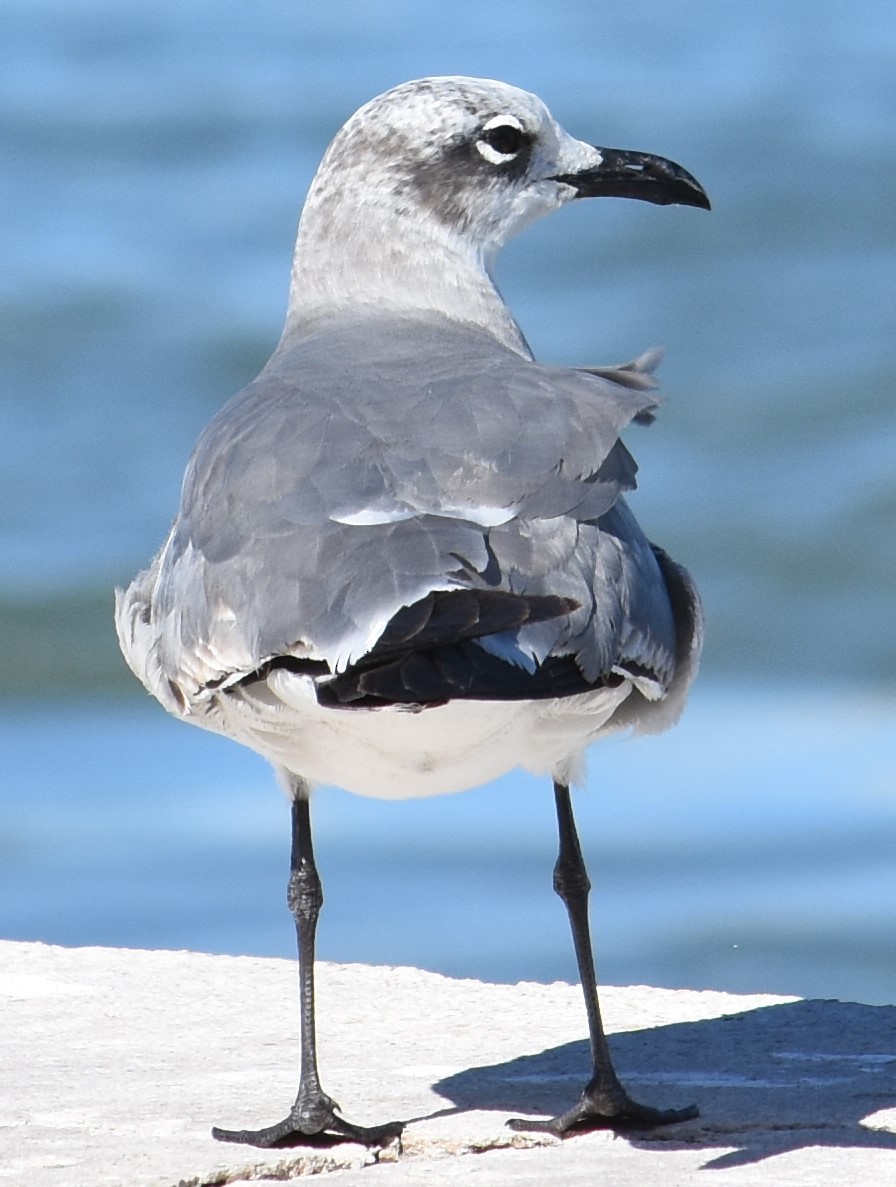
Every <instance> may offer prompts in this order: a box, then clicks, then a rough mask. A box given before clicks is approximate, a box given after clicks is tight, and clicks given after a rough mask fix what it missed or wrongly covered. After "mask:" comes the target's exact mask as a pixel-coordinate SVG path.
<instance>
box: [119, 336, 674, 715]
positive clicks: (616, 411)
mask: <svg viewBox="0 0 896 1187" xmlns="http://www.w3.org/2000/svg"><path fill="white" fill-rule="evenodd" d="M654 362H655V360H654V359H653V358H652V357H650V358H647V357H645V359H644V360H643V361H640V362H636V363H634V364H630V365H629V366H628V367H627V368H620V369H608V368H604V369H591V370H576V369H569V368H557V367H545V366H541V365H539V364H536V363H534V362H533V361H531V360H529V359H525V358H523V357H521V356H519V355H517V354H516V353H514V352H513V351H510V350H508V349H506V348H504V347H502V346H500V345H499V344H497V343H495V342H494V341H493V340H492V339H491V338H489V337H488V336H486V335H484V334H481V333H479V332H478V331H475V330H470V329H467V328H464V327H457V326H449V325H447V324H446V323H441V324H439V325H435V324H423V323H420V324H415V325H411V326H408V325H407V324H406V323H400V324H398V323H389V322H384V321H378V322H373V321H371V322H368V323H361V324H354V325H347V326H344V327H335V328H333V327H331V328H329V329H328V330H327V331H326V333H324V332H321V333H318V334H313V335H309V336H306V337H302V338H297V339H294V340H289V339H287V340H285V341H284V343H283V344H281V347H280V348H278V351H277V352H276V353H275V355H274V357H273V358H272V359H271V361H270V363H269V364H268V366H267V367H266V368H265V369H264V371H263V372H262V373H261V375H260V376H259V377H258V379H257V380H256V381H255V382H254V383H253V384H251V385H250V386H249V387H248V388H246V389H245V390H244V391H243V392H242V393H240V394H239V395H238V396H236V397H235V398H234V399H233V400H232V401H231V402H230V403H229V404H228V405H227V406H226V407H225V408H224V409H223V410H222V412H221V413H220V414H219V415H218V416H217V417H216V418H215V419H214V420H213V421H212V422H211V424H210V425H209V426H208V428H207V430H206V431H205V433H204V434H203V436H202V437H201V439H200V441H199V443H198V445H197V447H196V450H195V452H194V455H193V457H192V459H191V462H190V465H189V467H188V471H187V475H186V479H185V482H184V490H183V497H182V504H181V509H180V513H179V516H178V519H177V520H176V522H175V525H174V527H173V529H172V533H171V536H170V537H169V540H168V542H167V544H166V546H165V548H164V549H163V551H162V553H161V554H160V556H159V557H158V558H157V561H156V563H155V565H154V567H153V569H152V570H150V571H148V573H147V574H145V575H142V580H141V578H138V580H137V582H135V585H134V586H133V587H132V591H133V592H131V591H129V595H125V600H124V603H123V606H122V608H120V610H119V631H120V634H122V636H123V645H124V643H125V637H130V638H132V639H136V637H137V635H138V634H139V635H140V640H141V641H140V643H139V645H138V644H137V643H135V642H133V641H132V642H131V644H130V648H131V651H132V652H133V651H134V650H135V648H137V649H139V648H142V649H143V650H144V651H151V654H152V664H151V666H152V668H153V672H154V683H155V684H157V685H159V684H162V685H164V689H163V691H164V692H165V693H166V695H167V696H168V697H169V699H170V696H171V695H172V694H173V695H174V696H175V698H176V700H177V701H178V702H185V703H190V702H191V701H193V700H194V699H196V698H197V697H199V698H201V697H202V696H203V694H204V693H207V692H208V690H210V689H216V688H220V687H222V686H224V685H226V684H228V683H232V682H234V681H236V680H239V679H242V678H244V677H245V676H246V675H247V674H249V673H251V672H253V671H255V670H257V669H258V668H259V667H261V666H262V665H264V664H265V663H268V662H270V661H271V660H272V659H274V658H275V657H292V658H293V659H296V660H305V661H308V662H311V663H319V664H325V665H327V668H328V669H329V670H330V671H331V672H339V671H343V670H345V669H346V668H350V667H352V665H355V664H357V663H358V662H359V661H361V660H362V659H363V657H365V656H367V655H369V654H370V653H371V651H372V650H373V649H374V648H375V646H376V644H377V641H378V640H380V639H381V638H382V637H383V634H384V632H385V631H386V629H387V627H388V625H389V623H390V622H392V621H393V620H394V619H395V617H396V615H397V614H398V613H399V612H400V611H402V608H406V607H410V606H414V605H415V604H417V603H420V602H421V601H422V600H423V599H426V598H427V597H428V596H430V595H433V594H435V593H444V592H448V591H460V590H465V591H479V593H480V594H481V595H484V594H486V593H488V592H498V593H503V594H508V595H514V598H515V599H517V600H519V599H528V600H529V604H528V606H527V607H526V609H525V613H523V614H522V616H520V614H519V613H517V612H516V611H511V609H510V604H511V602H512V601H513V600H514V599H504V601H502V602H500V605H499V604H498V602H499V601H500V599H499V600H497V601H496V600H495V599H492V600H491V602H489V603H488V607H487V608H485V609H482V610H481V611H480V610H477V611H476V614H478V615H480V617H481V623H482V629H481V631H480V632H479V636H478V638H477V645H478V646H479V648H480V649H481V650H482V651H484V652H485V653H486V654H489V655H491V656H493V657H494V658H495V659H497V660H499V661H501V662H502V663H503V664H504V665H505V666H506V665H508V664H510V665H513V666H514V667H515V668H516V669H517V670H520V671H527V672H529V673H530V674H531V673H533V672H534V671H535V670H536V669H537V668H538V666H539V665H543V664H544V662H545V661H546V660H547V658H548V657H550V656H555V657H557V656H560V657H562V656H567V657H571V658H572V659H573V660H574V662H575V665H576V668H577V669H578V671H580V672H581V673H582V676H583V677H584V679H585V680H586V681H595V680H598V679H599V678H601V677H602V676H605V675H606V674H608V673H610V672H613V671H614V670H616V671H618V670H625V671H626V673H634V674H635V675H636V677H637V676H638V674H639V673H640V674H641V676H642V677H643V679H644V680H645V681H647V682H649V681H654V682H655V683H656V684H657V686H658V688H661V690H662V691H664V690H665V686H666V685H668V684H669V682H670V681H671V679H672V675H673V671H674V667H675V648H676V628H675V623H674V621H673V611H672V607H671V603H670V598H669V594H668V590H667V586H666V581H665V579H664V576H663V573H662V571H661V567H660V564H659V563H658V561H657V559H656V556H655V554H654V552H653V550H652V549H651V547H650V545H649V544H648V542H647V540H646V539H645V538H644V536H643V534H642V533H641V531H640V529H639V528H638V525H637V523H636V522H635V520H634V518H633V516H632V515H631V512H630V511H629V510H628V508H627V506H626V504H625V502H624V499H623V498H622V497H621V496H622V494H623V492H625V491H627V490H630V489H632V488H633V487H634V485H635V472H636V466H635V463H634V461H633V459H632V458H631V456H630V454H629V453H628V451H627V450H626V448H625V446H624V445H623V444H622V442H621V441H620V439H619V432H620V431H621V429H622V428H623V427H624V426H625V425H626V424H628V423H629V422H630V421H631V420H632V419H635V418H637V419H645V418H647V417H649V416H650V415H651V413H652V410H653V409H654V408H655V407H656V405H657V403H658V401H657V399H656V397H655V395H653V394H652V392H651V390H650V389H651V388H652V387H653V386H654V384H653V381H652V380H651V378H650V375H649V371H650V370H651V369H652V366H653V364H654ZM128 597H130V602H128V601H127V599H128ZM546 598H547V599H551V598H552V599H554V602H553V603H548V602H539V601H538V599H546ZM557 599H561V600H562V601H558V600H557ZM478 604H479V605H480V606H481V607H485V602H484V601H483V598H482V597H479V599H478ZM549 606H553V609H552V611H550V612H549V610H548V607H549ZM449 619H450V616H449V618H448V619H445V621H448V620H449ZM429 629H430V630H431V629H432V627H430V628H429ZM465 629H467V630H468V631H470V632H472V634H471V635H470V637H473V635H475V630H474V628H471V627H469V626H468V627H467V628H465ZM125 649H126V651H127V647H126V648H125ZM626 665H627V666H626ZM132 666H134V660H133V658H132ZM142 666H143V672H142V673H141V672H138V674H140V675H141V678H145V672H146V667H147V661H146V659H145V657H144V659H143V661H142ZM135 670H137V669H136V667H135ZM153 691H156V693H157V695H159V692H158V690H157V689H156V688H154V689H153Z"/></svg>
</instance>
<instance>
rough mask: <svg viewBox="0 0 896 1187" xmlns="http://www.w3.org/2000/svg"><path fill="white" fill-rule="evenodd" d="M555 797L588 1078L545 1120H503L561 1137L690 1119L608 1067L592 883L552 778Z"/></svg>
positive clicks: (566, 802) (557, 873)
mask: <svg viewBox="0 0 896 1187" xmlns="http://www.w3.org/2000/svg"><path fill="white" fill-rule="evenodd" d="M554 798H555V800H556V803H557V823H558V826H559V831H560V851H559V854H558V856H557V864H556V865H555V866H554V890H556V892H557V894H559V895H560V897H561V898H562V899H563V902H564V903H565V904H566V911H567V914H568V915H569V926H570V928H571V929H572V940H573V944H574V945H575V950H576V961H577V963H578V966H579V978H580V980H581V982H582V992H583V993H584V995H585V1011H586V1013H587V1015H588V1035H589V1037H590V1040H591V1064H592V1071H591V1079H590V1080H589V1081H588V1083H587V1085H586V1086H585V1091H584V1092H583V1093H582V1097H581V1099H580V1100H579V1101H577V1102H576V1104H574V1105H573V1106H572V1108H571V1109H568V1110H567V1111H566V1112H565V1113H561V1114H560V1115H559V1116H558V1117H552V1118H550V1119H549V1120H547V1121H530V1120H528V1119H526V1118H524V1117H515V1118H514V1119H513V1120H511V1121H509V1122H508V1124H509V1125H510V1126H511V1128H513V1129H522V1130H538V1131H539V1132H545V1133H553V1134H556V1136H557V1137H565V1136H566V1135H567V1134H569V1133H572V1132H575V1131H583V1130H589V1129H620V1130H623V1129H649V1128H651V1127H653V1126H655V1125H668V1124H670V1123H671V1122H673V1121H690V1120H692V1119H693V1118H694V1117H696V1116H697V1115H698V1114H697V1108H696V1106H694V1105H690V1106H689V1107H688V1108H686V1109H654V1108H651V1107H650V1106H648V1105H639V1104H638V1103H637V1102H636V1101H633V1100H632V1098H631V1097H630V1096H629V1095H628V1093H627V1092H626V1091H625V1089H624V1088H623V1087H622V1085H621V1084H620V1082H619V1079H618V1077H617V1075H616V1072H615V1071H614V1070H613V1061H612V1059H611V1057H610V1049H609V1047H608V1046H607V1039H606V1035H605V1034H604V1027H603V1022H602V1021H601V1016H600V1004H599V1002H598V999H597V978H596V977H595V974H594V956H593V954H592V950H591V932H590V928H589V926H588V893H589V891H590V890H591V883H590V881H589V880H588V871H587V870H586V869H585V862H584V860H583V859H582V849H581V846H580V845H579V837H578V834H577V833H576V822H575V819H574V817H573V814H572V804H571V802H570V798H569V788H568V787H566V786H564V785H563V784H562V783H555V784H554Z"/></svg>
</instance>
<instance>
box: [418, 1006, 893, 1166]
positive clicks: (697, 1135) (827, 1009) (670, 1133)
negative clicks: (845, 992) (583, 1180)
mask: <svg viewBox="0 0 896 1187" xmlns="http://www.w3.org/2000/svg"><path fill="white" fill-rule="evenodd" d="M610 1045H611V1048H612V1051H613V1058H614V1062H615V1065H616V1069H617V1071H618V1072H619V1075H620V1078H621V1079H622V1082H623V1083H624V1084H625V1085H626V1087H627V1088H628V1089H629V1091H630V1093H631V1095H632V1096H633V1097H634V1098H635V1099H636V1100H640V1101H642V1103H644V1104H650V1105H656V1106H660V1107H680V1106H683V1105H688V1104H692V1103H696V1104H697V1105H698V1106H699V1109H700V1116H699V1118H698V1119H697V1120H695V1121H689V1122H683V1123H679V1124H677V1125H671V1126H669V1127H668V1128H659V1129H654V1130H650V1131H641V1132H632V1131H627V1132H626V1135H625V1136H626V1138H627V1139H628V1141H630V1142H631V1143H632V1144H633V1145H635V1146H639V1147H642V1148H645V1149H646V1148H650V1149H654V1150H655V1149H656V1148H657V1146H658V1145H659V1144H662V1146H663V1148H665V1149H671V1150H674V1149H678V1150H681V1149H691V1150H693V1149H694V1148H695V1147H697V1148H703V1149H706V1150H707V1151H710V1150H714V1149H718V1150H720V1151H722V1152H721V1153H720V1154H719V1155H718V1156H717V1157H715V1158H712V1159H710V1160H709V1161H708V1162H706V1163H704V1168H714V1169H723V1168H727V1167H734V1166H741V1165H745V1164H748V1163H753V1162H759V1161H762V1160H763V1159H766V1158H770V1157H773V1156H774V1155H777V1154H784V1153H787V1152H789V1151H793V1150H799V1149H801V1148H803V1147H807V1146H820V1145H821V1146H835V1147H847V1148H849V1147H863V1148H868V1147H876V1148H881V1149H891V1150H896V1133H893V1132H890V1131H888V1130H886V1129H883V1128H878V1129H875V1128H873V1126H874V1124H875V1122H874V1119H873V1118H871V1119H870V1120H866V1119H868V1118H870V1117H871V1115H872V1114H874V1113H876V1112H878V1111H879V1110H882V1109H888V1108H894V1107H896V1006H866V1005H860V1004H856V1003H853V1002H838V1001H798V1002H789V1003H785V1004H781V1005H775V1006H765V1007H762V1008H760V1009H755V1010H748V1011H746V1012H744V1013H740V1014H730V1015H725V1016H723V1017H721V1018H712V1019H707V1020H705V1021H701V1022H682V1023H677V1024H674V1025H671V1026H660V1027H656V1028H653V1029H649V1030H637V1031H630V1032H625V1033H621V1034H614V1035H612V1036H611V1038H610ZM589 1067H590V1060H589V1047H588V1043H587V1042H584V1041H583V1042H575V1043H566V1044H564V1045H563V1046H560V1047H554V1048H551V1049H550V1050H547V1051H542V1052H541V1053H540V1054H538V1055H526V1056H520V1057H519V1058H518V1059H512V1060H509V1061H508V1062H505V1063H499V1064H494V1065H491V1066H485V1067H475V1068H468V1069H466V1070H464V1071H462V1072H458V1073H456V1074H455V1075H452V1076H448V1077H446V1078H445V1079H443V1080H440V1081H438V1082H437V1083H436V1084H435V1085H434V1088H435V1090H436V1091H437V1092H438V1093H439V1094H440V1095H441V1096H444V1097H446V1098H447V1099H449V1100H451V1101H453V1102H454V1104H455V1106H456V1107H457V1109H458V1110H459V1111H460V1110H466V1109H486V1110H488V1109H494V1110H500V1111H504V1112H507V1111H509V1112H514V1113H516V1112H519V1113H526V1114H529V1113H531V1114H533V1115H541V1116H550V1115H554V1114H557V1113H560V1112H562V1111H563V1110H564V1109H566V1108H568V1107H569V1106H570V1105H571V1104H572V1103H573V1101H574V1100H575V1099H577V1097H578V1095H579V1094H580V1092H581V1089H582V1087H583V1086H584V1084H585V1081H586V1080H587V1079H588V1076H589ZM892 1123H893V1122H892V1119H890V1124H891V1125H892ZM732 1147H733V1149H732Z"/></svg>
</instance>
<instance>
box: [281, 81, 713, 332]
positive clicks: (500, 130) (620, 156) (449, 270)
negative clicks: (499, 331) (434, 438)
mask: <svg viewBox="0 0 896 1187" xmlns="http://www.w3.org/2000/svg"><path fill="white" fill-rule="evenodd" d="M601 195H606V196H612V197H628V198H642V199H644V200H646V201H649V202H655V203H659V204H666V205H668V204H680V205H690V206H699V207H704V208H708V207H709V202H708V199H707V197H706V194H705V193H704V191H703V189H702V188H701V186H700V185H699V183H698V182H697V181H696V180H695V179H694V178H693V177H692V176H691V174H690V173H688V172H687V171H686V170H684V169H683V168H682V167H681V166H680V165H676V164H675V163H674V162H672V161H669V160H667V159H666V158H664V157H658V156H654V155H652V154H649V153H643V152H630V151H626V150H620V149H606V148H598V147H595V146H594V145H592V144H589V143H586V142H584V141H582V140H577V139H575V138H574V137H573V136H571V135H569V133H567V132H565V131H564V130H563V129H562V128H561V127H560V125H559V124H558V123H557V122H556V120H555V119H554V118H553V116H552V115H551V113H550V111H548V109H547V107H546V106H545V105H544V103H542V101H541V100H540V99H539V98H538V97H537V96H535V95H532V94H529V93H528V92H526V91H522V90H519V89H518V88H516V87H512V86H509V85H507V84H506V83H502V82H496V81H493V80H490V79H478V78H462V77H436V78H423V79H418V80H416V81H414V82H407V83H403V84H402V85H401V86H397V87H394V88H393V89H392V90H389V91H386V92H385V93H384V94H382V95H379V96H378V97H377V98H375V99H372V100H371V101H370V102H369V103H367V104H365V105H364V106H363V107H362V108H360V110H358V111H357V112H356V113H355V114H354V115H353V116H352V117H351V118H350V119H349V120H348V121H347V123H346V124H345V125H344V126H343V127H342V129H341V130H340V131H339V132H338V133H337V135H336V137H335V138H334V140H333V142H332V143H331V145H330V147H329V148H328V149H327V152H326V154H325V156H324V158H323V161H322V162H321V165H320V168H319V169H318V172H317V175H316V177H315V179H314V182H313V183H312V186H311V190H310V192H309V195H308V199H307V201H306V204H305V209H304V211H303V214H302V219H301V223H300V227H299V241H298V244H297V253H296V266H295V269H294V274H293V288H294V293H293V305H295V306H297V307H299V308H302V307H304V308H305V309H306V310H308V309H309V308H310V307H313V306H314V304H315V303H317V304H320V303H321V301H323V304H325V305H332V304H333V303H336V304H339V302H340V299H341V298H343V299H348V298H350V299H351V300H353V301H355V302H356V303H357V302H359V301H360V302H364V301H376V302H378V303H379V305H380V306H382V305H383V304H384V303H385V304H390V303H392V300H397V301H399V302H401V301H404V302H408V301H410V302H414V301H419V300H421V299H424V300H428V301H429V303H430V304H431V305H433V306H434V307H436V308H441V306H443V305H444V303H445V296H444V292H443V295H442V297H441V299H439V298H438V297H437V292H436V290H438V289H440V288H441V289H442V290H445V289H446V285H447V288H448V289H451V288H454V289H455V290H461V291H463V292H464V294H465V296H466V298H467V299H468V300H469V301H470V302H471V304H475V303H476V302H475V301H474V300H473V298H474V297H475V296H476V292H475V291H474V290H477V289H481V288H482V284H483V282H485V283H487V284H488V286H489V287H491V285H490V281H489V279H488V278H489V277H490V275H491V269H492V263H493V261H494V258H495V255H496V253H497V252H498V250H499V249H500V248H501V247H502V246H503V245H504V244H505V243H506V242H507V240H508V239H510V238H511V237H512V236H513V235H515V234H516V233H517V232H518V231H520V230H522V229H523V228H524V227H526V226H527V225H528V224H529V223H531V222H533V221H534V220H535V219H537V218H540V217H541V216H543V215H545V214H549V213H550V212H551V211H554V210H557V209H558V208H559V207H561V206H564V205H566V204H568V203H569V202H572V201H575V200H577V199H579V198H583V197H598V196H601ZM492 291H493V290H492ZM424 292H427V293H428V296H424ZM495 296H497V294H495ZM479 297H480V298H482V299H484V294H483V293H481V292H480V293H479ZM508 316H509V315H508Z"/></svg>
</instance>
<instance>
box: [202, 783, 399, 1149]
mask: <svg viewBox="0 0 896 1187" xmlns="http://www.w3.org/2000/svg"><path fill="white" fill-rule="evenodd" d="M302 790H303V791H304V789H302ZM323 901H324V896H323V891H322V889H321V884H320V877H319V875H318V872H317V866H316V865H315V863H314V850H313V848H312V844H311V812H310V808H309V803H308V796H307V794H302V793H301V792H299V791H297V794H295V795H294V798H293V802H292V855H291V859H290V874H289V890H288V893H287V902H288V903H289V907H290V910H291V911H292V913H293V916H294V918H295V921H296V935H297V937H298V944H299V1010H300V1020H301V1040H302V1070H301V1074H300V1078H299V1092H298V1095H297V1096H296V1100H295V1104H294V1105H293V1106H292V1109H291V1110H290V1113H289V1116H288V1117H286V1118H284V1119H283V1120H282V1121H278V1122H277V1124H276V1125H270V1126H267V1127H266V1128H264V1129H218V1128H214V1129H213V1130H212V1136H213V1137H215V1138H217V1139H218V1141H220V1142H243V1143H245V1144H247V1145H250V1146H262V1147H266V1148H270V1147H280V1146H331V1145H335V1144H336V1143H337V1142H360V1143H361V1144H362V1145H364V1146H384V1145H386V1144H387V1143H389V1142H391V1141H393V1140H395V1139H396V1138H400V1137H401V1131H402V1129H403V1128H404V1127H403V1124H402V1123H401V1122H400V1121H393V1122H390V1123H388V1124H386V1125H377V1126H371V1127H368V1126H364V1125H354V1124H353V1123H352V1122H351V1121H346V1120H345V1119H344V1118H343V1117H340V1116H339V1106H338V1105H337V1104H336V1102H335V1101H334V1100H332V1099H331V1097H329V1096H327V1094H326V1093H325V1092H324V1091H323V1089H322V1088H321V1086H320V1078H319V1076H318V1072H317V1040H316V1035H315V1026H314V940H315V934H316V932H317V919H318V915H319V914H320V908H321V905H322V904H323Z"/></svg>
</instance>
